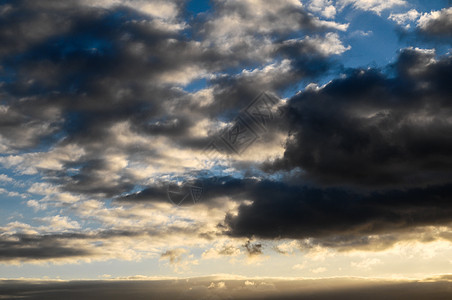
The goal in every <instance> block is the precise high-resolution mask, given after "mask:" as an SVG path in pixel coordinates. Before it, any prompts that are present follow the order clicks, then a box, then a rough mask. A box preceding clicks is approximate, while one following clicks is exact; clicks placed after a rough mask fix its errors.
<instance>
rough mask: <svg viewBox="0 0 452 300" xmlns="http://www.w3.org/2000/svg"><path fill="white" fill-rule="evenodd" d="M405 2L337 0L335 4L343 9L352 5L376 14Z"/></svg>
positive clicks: (402, 4)
mask: <svg viewBox="0 0 452 300" xmlns="http://www.w3.org/2000/svg"><path fill="white" fill-rule="evenodd" d="M406 4H407V2H406V1H404V0H383V1H380V0H338V1H337V5H338V6H339V7H340V8H341V9H343V8H344V7H345V6H347V5H352V6H353V7H354V8H356V9H361V10H364V11H372V12H374V13H376V14H378V15H380V14H381V12H382V11H383V10H388V9H392V8H394V7H398V6H404V5H406Z"/></svg>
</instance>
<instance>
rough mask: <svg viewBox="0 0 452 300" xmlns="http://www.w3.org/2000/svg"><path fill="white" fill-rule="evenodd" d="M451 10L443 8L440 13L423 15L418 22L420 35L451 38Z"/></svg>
mask: <svg viewBox="0 0 452 300" xmlns="http://www.w3.org/2000/svg"><path fill="white" fill-rule="evenodd" d="M451 19H452V8H443V9H442V10H440V11H431V12H430V13H423V14H422V15H421V16H420V18H419V20H418V25H417V26H418V28H419V29H420V31H421V33H423V34H425V35H428V36H433V37H444V38H448V37H451V32H452V21H451Z"/></svg>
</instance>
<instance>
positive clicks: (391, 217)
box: [224, 181, 452, 247]
mask: <svg viewBox="0 0 452 300" xmlns="http://www.w3.org/2000/svg"><path fill="white" fill-rule="evenodd" d="M242 197H243V199H248V200H251V201H252V203H251V204H248V203H247V204H242V205H240V207H239V210H238V214H237V215H227V216H226V219H225V223H224V225H226V228H227V230H226V232H225V233H226V234H228V235H232V236H242V237H256V238H268V239H275V238H294V239H304V238H319V240H318V241H319V242H322V243H325V244H328V246H331V247H342V246H344V247H345V246H347V245H348V246H350V247H351V246H353V245H355V246H356V247H358V246H366V245H367V244H369V243H370V241H369V240H368V235H372V234H385V233H397V232H403V231H405V230H410V229H412V228H415V227H417V226H426V225H447V224H449V223H451V222H452V218H451V217H450V216H451V213H452V204H451V203H452V186H451V185H447V186H438V187H428V188H417V189H409V190H391V191H384V192H383V191H380V192H371V193H357V192H353V191H350V190H347V189H340V188H327V189H325V188H318V187H307V186H304V187H303V186H294V185H290V186H289V185H286V184H284V183H278V182H270V181H264V182H259V183H256V184H255V185H254V186H253V187H252V188H249V189H248V193H247V194H246V195H243V196H242ZM322 239H323V240H322ZM393 242H395V241H387V244H388V245H390V244H392V243H393Z"/></svg>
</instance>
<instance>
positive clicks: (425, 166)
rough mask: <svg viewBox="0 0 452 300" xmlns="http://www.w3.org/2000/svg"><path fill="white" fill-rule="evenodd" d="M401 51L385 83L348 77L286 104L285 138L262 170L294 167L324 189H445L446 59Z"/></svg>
mask: <svg viewBox="0 0 452 300" xmlns="http://www.w3.org/2000/svg"><path fill="white" fill-rule="evenodd" d="M434 59H435V58H434V53H432V52H424V51H420V50H413V49H406V50H404V51H402V52H401V54H400V57H399V58H398V61H397V62H396V63H395V64H394V66H393V68H394V70H395V73H396V75H395V76H394V77H389V76H387V75H384V74H382V73H381V72H380V71H378V70H373V69H367V70H359V69H358V70H351V71H349V72H348V75H347V76H345V78H343V79H335V80H333V81H332V82H331V83H329V84H328V85H326V86H325V87H324V88H322V89H308V90H306V91H305V92H303V93H300V94H299V95H297V96H295V97H293V98H292V99H291V100H290V103H289V109H288V114H287V117H288V119H289V123H290V124H291V125H290V126H291V132H290V139H289V140H288V142H287V145H286V150H285V153H284V156H283V158H281V159H278V160H276V161H275V162H274V163H273V164H268V165H267V166H266V167H267V169H268V170H278V169H285V170H290V169H293V168H296V167H299V168H301V169H302V170H303V171H304V172H305V174H306V175H305V178H306V179H308V180H313V181H317V182H320V183H323V184H329V185H342V184H346V185H360V186H368V187H370V186H373V187H383V186H419V185H428V184H435V183H436V184H438V183H444V182H449V180H448V179H447V178H449V177H450V172H451V167H452V165H451V163H452V160H451V157H450V153H451V149H452V148H451V145H452V141H451V140H450V136H451V134H450V133H451V132H452V127H451V126H450V122H449V121H448V119H449V118H450V116H451V111H452V110H451V103H450V101H449V99H451V93H452V91H451V89H450V87H451V82H450V78H452V77H451V74H450V70H451V67H450V66H451V61H452V60H451V57H450V56H446V57H443V58H440V59H439V60H437V61H434Z"/></svg>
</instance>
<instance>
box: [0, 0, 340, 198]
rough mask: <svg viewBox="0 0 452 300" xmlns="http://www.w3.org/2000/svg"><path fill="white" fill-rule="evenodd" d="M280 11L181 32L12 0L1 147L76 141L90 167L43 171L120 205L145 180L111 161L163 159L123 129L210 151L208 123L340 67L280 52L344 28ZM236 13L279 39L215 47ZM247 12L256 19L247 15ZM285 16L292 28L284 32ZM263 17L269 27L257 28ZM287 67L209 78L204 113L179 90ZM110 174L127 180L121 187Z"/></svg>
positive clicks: (69, 164) (108, 12)
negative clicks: (209, 99) (202, 131)
mask: <svg viewBox="0 0 452 300" xmlns="http://www.w3.org/2000/svg"><path fill="white" fill-rule="evenodd" d="M235 5H238V6H240V7H235ZM262 5H264V6H268V5H269V4H268V3H267V4H265V3H263V4H262ZM273 5H276V6H277V7H276V8H277V12H278V16H277V15H276V14H275V12H274V11H273V10H272V9H268V7H266V9H267V12H268V13H267V15H266V16H264V17H263V19H262V20H261V19H259V18H260V17H256V16H255V15H254V12H255V11H254V9H255V8H254V7H252V6H246V7H241V5H239V4H216V5H214V8H213V12H212V15H211V16H210V17H212V18H210V17H209V18H207V19H203V17H201V16H200V17H199V18H195V19H191V20H190V22H191V23H190V24H189V25H190V27H187V29H186V30H185V31H182V30H174V29H172V28H171V26H170V25H175V24H179V23H178V22H181V21H182V19H179V17H175V19H174V20H172V22H174V23H165V24H163V25H162V24H161V23H159V22H157V21H156V19H155V18H154V17H152V16H149V15H146V14H143V13H140V12H139V11H138V10H134V9H132V8H130V7H126V6H112V7H108V8H100V7H95V6H89V7H88V6H84V5H82V2H80V1H68V2H64V3H56V2H54V1H40V2H39V3H38V2H33V1H15V2H7V3H5V4H4V7H3V14H4V18H3V19H2V22H1V23H0V37H1V39H3V40H4V41H5V42H4V43H2V47H3V48H2V49H3V50H1V51H0V55H1V56H0V60H1V64H2V70H0V72H2V75H3V76H6V77H5V78H6V79H7V80H5V81H4V82H3V85H2V86H1V89H0V93H1V95H2V96H3V98H2V99H4V100H3V101H4V102H3V104H4V105H5V106H7V109H8V111H7V113H5V117H4V118H2V119H1V121H0V132H1V135H2V138H3V145H2V148H0V149H2V151H4V152H5V153H11V152H14V151H19V150H20V151H34V150H35V149H43V148H44V149H45V148H52V147H63V146H65V145H77V146H80V147H81V148H82V149H83V151H84V155H82V156H81V157H80V159H77V160H75V161H74V160H68V161H61V163H62V164H63V170H61V169H58V170H54V169H41V171H42V172H43V173H44V174H45V175H46V176H47V177H48V178H49V179H50V180H54V181H55V182H57V183H58V184H60V185H61V187H62V189H64V190H67V191H70V192H74V193H85V194H92V195H100V196H106V197H113V196H119V195H121V194H122V193H125V192H127V191H129V190H131V188H132V187H133V186H134V185H135V184H136V179H135V178H134V176H132V175H131V174H128V173H125V172H120V171H117V169H115V168H114V167H113V166H112V164H111V162H110V161H108V159H107V158H106V156H108V155H113V154H114V155H125V156H126V157H130V156H133V157H135V158H137V159H140V158H141V157H146V158H147V159H148V161H151V160H152V159H150V158H154V160H157V159H159V158H161V157H158V154H156V153H154V152H153V151H152V150H144V149H138V148H137V147H134V146H133V145H127V146H124V145H119V142H118V141H117V139H116V138H117V134H116V133H115V132H112V128H113V127H114V126H115V125H117V124H120V123H121V122H128V123H129V124H130V130H131V132H132V133H136V134H139V135H141V136H143V137H144V138H147V139H149V143H153V141H154V140H155V138H156V137H158V136H164V137H171V138H173V140H174V141H175V143H176V144H179V145H180V146H181V147H188V148H190V147H196V148H199V147H203V146H204V145H205V143H204V142H205V141H204V140H202V141H200V140H199V139H198V138H193V137H191V136H190V134H189V131H190V129H191V128H193V127H194V126H196V124H197V121H198V120H199V118H200V116H207V117H210V118H215V117H218V116H225V115H227V114H228V113H230V115H229V116H232V114H233V113H234V112H236V111H237V110H238V109H241V108H243V107H244V106H245V105H246V104H247V103H249V101H251V100H252V99H253V98H254V97H255V96H256V95H257V94H258V93H259V92H260V91H262V90H275V91H281V90H284V89H285V88H287V87H288V86H290V85H291V84H293V83H295V82H297V81H298V80H300V79H302V78H305V77H312V76H316V75H319V74H321V73H322V72H324V71H325V70H327V69H328V68H329V67H330V62H329V61H328V59H327V58H325V57H322V56H321V55H318V54H316V51H315V49H314V51H305V50H303V49H304V47H305V46H303V45H301V44H300V45H298V49H288V48H287V47H286V46H281V45H284V39H285V38H286V34H290V33H291V32H295V31H298V30H300V29H303V30H304V31H305V33H306V34H310V33H312V32H316V33H319V34H320V33H321V32H325V31H328V30H335V29H334V28H335V26H336V25H334V24H329V23H328V24H326V23H322V22H319V20H316V19H315V18H314V17H313V16H311V15H309V14H307V13H306V12H304V11H303V9H302V8H300V7H297V8H296V9H295V10H292V9H291V8H292V6H293V4H290V3H289V2H281V3H279V4H273ZM182 7H183V5H182V4H181V5H179V8H182ZM270 8H271V7H270ZM245 9H246V10H245ZM236 13H238V14H239V15H240V16H241V17H240V20H241V22H243V23H245V22H252V24H254V25H253V26H251V27H250V28H249V30H245V32H244V33H243V34H244V36H248V37H250V36H251V35H253V34H257V35H259V39H260V41H261V42H262V41H263V40H268V41H269V42H268V41H266V42H265V43H260V42H259V41H258V43H256V44H250V45H249V46H250V47H251V48H253V49H255V50H256V51H257V52H255V53H254V54H253V55H251V56H250V55H249V54H250V51H249V50H250V48H246V47H245V48H246V49H242V50H243V51H242V50H240V49H237V51H235V50H234V51H224V50H225V49H223V48H221V47H217V46H216V45H215V43H213V44H212V43H211V42H215V41H219V40H220V39H218V40H215V34H214V32H213V31H212V30H214V29H212V28H211V27H210V26H211V25H212V22H215V21H216V19H215V18H216V17H219V16H226V15H231V14H236ZM248 15H253V17H252V18H250V19H249V18H245V17H247V16H248ZM242 17H243V18H242ZM276 17H278V18H280V19H281V18H282V19H286V21H287V20H289V21H287V22H285V23H284V24H283V25H284V26H282V27H278V28H276V27H275V26H276V23H275V22H274V18H276ZM256 18H257V19H256ZM261 21H262V22H264V23H265V24H264V23H260V26H255V25H256V24H257V23H256V22H261ZM168 22H170V21H168ZM253 22H254V23H253ZM264 25H265V27H266V28H267V29H265V30H263V31H261V32H254V30H252V28H263V27H262V26H264ZM292 25H293V26H292ZM273 27H275V28H273ZM35 31H39V32H38V33H39V34H38V33H36V32H35ZM187 32H189V33H190V34H192V35H193V38H191V37H189V36H187ZM198 38H199V40H197V39H198ZM231 38H232V37H231ZM267 38H269V39H267ZM259 39H258V40H259ZM292 48H293V47H292ZM239 50H240V51H239ZM300 53H301V54H302V55H301V56H300ZM282 59H287V60H288V61H289V67H290V69H291V70H290V71H288V72H287V74H284V72H285V71H284V70H282V69H281V70H279V71H278V70H276V71H275V72H276V73H275V72H274V73H270V74H265V72H262V71H261V72H257V73H256V74H254V73H253V74H250V75H248V76H244V75H238V76H235V75H227V76H219V77H216V78H213V79H211V80H208V81H207V84H208V85H209V86H210V87H212V88H213V97H214V101H213V103H212V104H209V105H207V106H204V107H201V106H200V105H199V104H196V99H194V96H193V95H192V94H190V93H187V92H184V91H182V90H181V89H179V88H177V87H180V86H182V85H184V84H186V83H187V82H190V81H191V80H192V79H196V78H200V77H202V76H205V74H212V73H217V72H224V71H229V70H230V69H231V68H236V67H237V66H240V67H242V68H246V67H252V66H255V65H256V63H259V64H262V63H267V62H268V61H274V62H275V63H276V64H278V63H279V62H281V60H282ZM203 74H204V75H203ZM0 114H3V113H2V111H1V110H0ZM38 147H41V148H38ZM74 172H75V174H74ZM105 173H110V174H111V175H117V176H118V177H116V179H115V180H111V179H110V178H108V177H106V176H104V175H102V174H105ZM112 177H114V176H112Z"/></svg>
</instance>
